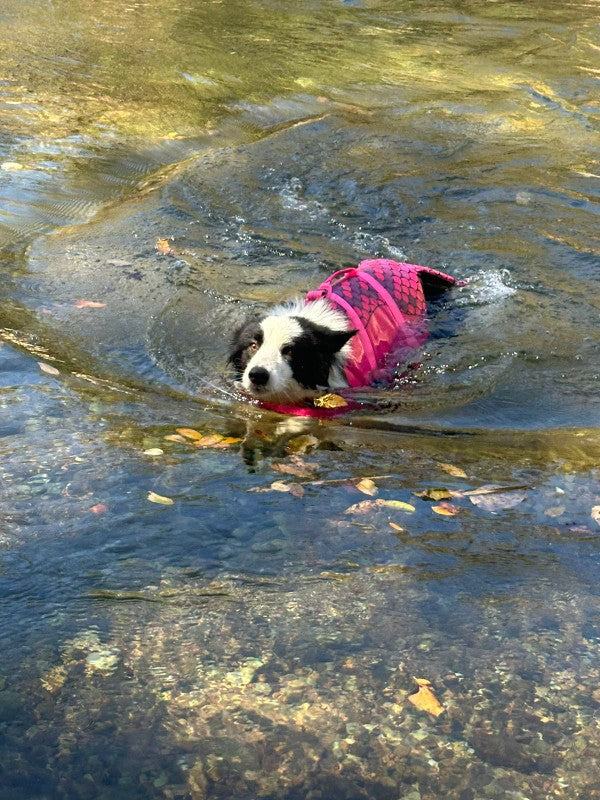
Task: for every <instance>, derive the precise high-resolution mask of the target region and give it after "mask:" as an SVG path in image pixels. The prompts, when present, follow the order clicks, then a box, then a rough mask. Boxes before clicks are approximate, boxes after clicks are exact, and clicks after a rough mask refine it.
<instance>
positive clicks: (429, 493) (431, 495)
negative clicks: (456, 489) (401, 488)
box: [413, 488, 453, 500]
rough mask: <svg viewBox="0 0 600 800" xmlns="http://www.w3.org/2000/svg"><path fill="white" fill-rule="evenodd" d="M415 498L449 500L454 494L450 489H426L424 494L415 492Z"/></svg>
mask: <svg viewBox="0 0 600 800" xmlns="http://www.w3.org/2000/svg"><path fill="white" fill-rule="evenodd" d="M413 494H414V495H415V497H422V498H423V500H449V499H450V498H451V497H453V494H452V492H449V491H448V489H437V488H432V489H424V490H423V491H422V492H413Z"/></svg>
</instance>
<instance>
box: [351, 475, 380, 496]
mask: <svg viewBox="0 0 600 800" xmlns="http://www.w3.org/2000/svg"><path fill="white" fill-rule="evenodd" d="M354 486H355V487H356V488H357V489H358V491H359V492H362V493H363V494H368V495H369V497H375V495H376V494H377V492H378V489H377V486H376V485H375V481H373V480H371V478H362V479H361V480H359V481H358V482H357V483H355V484H354Z"/></svg>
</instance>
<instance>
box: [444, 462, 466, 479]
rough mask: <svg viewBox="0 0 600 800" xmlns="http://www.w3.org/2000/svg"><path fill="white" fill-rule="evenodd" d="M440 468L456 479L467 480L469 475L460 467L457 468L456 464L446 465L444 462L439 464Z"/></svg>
mask: <svg viewBox="0 0 600 800" xmlns="http://www.w3.org/2000/svg"><path fill="white" fill-rule="evenodd" d="M438 467H439V468H440V469H443V470H444V472H447V473H448V475H453V476H454V477H455V478H466V477H467V473H466V472H465V471H464V469H461V468H460V467H455V466H454V464H444V463H443V462H442V461H439V462H438Z"/></svg>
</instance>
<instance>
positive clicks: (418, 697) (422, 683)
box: [408, 678, 446, 717]
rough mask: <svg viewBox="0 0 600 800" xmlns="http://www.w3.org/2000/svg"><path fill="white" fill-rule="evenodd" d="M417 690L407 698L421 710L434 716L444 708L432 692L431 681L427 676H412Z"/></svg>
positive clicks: (441, 712)
mask: <svg viewBox="0 0 600 800" xmlns="http://www.w3.org/2000/svg"><path fill="white" fill-rule="evenodd" d="M413 680H414V681H415V683H416V684H417V686H418V687H419V690H418V691H417V692H415V693H414V694H410V695H409V696H408V700H409V702H410V703H412V704H413V705H414V706H416V707H417V708H419V709H420V710H421V711H426V712H427V713H428V714H431V715H432V716H434V717H439V716H440V714H443V713H444V711H445V710H446V709H445V708H444V706H443V705H442V704H441V703H440V701H439V700H438V699H437V697H436V696H435V694H434V691H433V688H432V686H431V683H430V682H429V681H428V680H427V678H413Z"/></svg>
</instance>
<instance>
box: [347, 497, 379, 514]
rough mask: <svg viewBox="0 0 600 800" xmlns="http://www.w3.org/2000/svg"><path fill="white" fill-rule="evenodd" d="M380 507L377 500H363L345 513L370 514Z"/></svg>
mask: <svg viewBox="0 0 600 800" xmlns="http://www.w3.org/2000/svg"><path fill="white" fill-rule="evenodd" d="M378 507H379V503H378V501H377V500H361V501H360V503H354V505H352V506H349V508H347V509H346V510H345V511H344V514H370V513H371V512H372V511H375V510H376V509H377V508H378Z"/></svg>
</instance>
